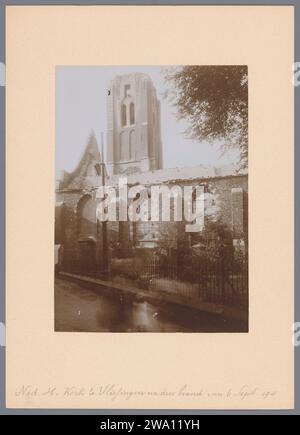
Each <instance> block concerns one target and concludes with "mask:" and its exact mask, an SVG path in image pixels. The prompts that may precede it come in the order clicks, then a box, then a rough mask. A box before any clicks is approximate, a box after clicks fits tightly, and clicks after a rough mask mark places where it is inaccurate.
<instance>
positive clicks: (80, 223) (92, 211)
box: [77, 195, 97, 237]
mask: <svg viewBox="0 0 300 435" xmlns="http://www.w3.org/2000/svg"><path fill="white" fill-rule="evenodd" d="M96 207H97V204H96V201H95V200H94V199H93V198H92V197H91V196H90V195H84V196H83V197H82V198H81V199H80V200H79V202H78V204H77V231H78V236H79V237H88V236H95V233H96Z"/></svg>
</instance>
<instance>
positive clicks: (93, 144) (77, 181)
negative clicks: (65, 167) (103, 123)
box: [60, 131, 101, 190]
mask: <svg viewBox="0 0 300 435" xmlns="http://www.w3.org/2000/svg"><path fill="white" fill-rule="evenodd" d="M99 163H101V155H100V151H99V148H98V143H97V139H96V136H95V133H94V132H93V131H92V132H91V133H90V135H89V138H88V141H87V145H86V147H85V150H84V152H83V155H82V157H81V159H80V161H79V163H78V165H77V167H76V169H75V170H74V171H73V172H71V173H70V174H68V177H67V178H66V179H65V182H64V183H63V184H62V185H61V186H60V188H61V189H70V190H89V189H91V188H93V187H96V186H98V185H99V184H100V183H99V181H100V180H99V175H98V174H97V171H96V168H95V166H96V165H97V164H99Z"/></svg>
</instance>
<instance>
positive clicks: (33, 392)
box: [15, 384, 278, 401]
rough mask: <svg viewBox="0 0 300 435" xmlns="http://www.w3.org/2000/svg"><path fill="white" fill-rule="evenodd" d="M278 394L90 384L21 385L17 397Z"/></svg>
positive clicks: (242, 397)
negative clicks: (153, 388)
mask: <svg viewBox="0 0 300 435" xmlns="http://www.w3.org/2000/svg"><path fill="white" fill-rule="evenodd" d="M277 394H278V392H277V391H274V390H266V389H261V388H258V387H251V386H249V385H243V386H242V387H241V388H239V389H237V390H235V389H233V388H228V389H226V390H220V391H217V390H215V391H210V390H207V389H204V388H203V389H199V390H194V389H193V388H191V387H190V386H188V385H187V384H186V385H182V386H180V387H179V388H178V389H176V390H168V389H167V388H164V389H162V390H161V391H159V390H157V391H156V390H153V391H151V390H149V391H144V390H140V389H134V388H133V389H131V388H125V387H123V386H121V385H116V384H105V385H95V386H89V387H83V386H65V387H64V388H58V387H55V386H49V387H47V388H44V389H43V388H39V387H36V386H33V385H22V386H21V387H20V388H19V389H18V390H16V391H15V396H16V397H20V398H27V399H33V398H37V397H58V396H59V397H64V398H66V399H68V398H76V397H78V398H84V397H92V396H94V397H103V396H104V397H106V398H109V399H111V401H116V400H117V399H120V398H121V399H125V400H127V401H130V400H131V399H132V398H133V397H139V398H146V397H160V398H176V397H180V398H188V399H214V400H215V399H222V400H231V399H236V400H240V401H247V400H249V399H253V398H260V399H263V400H268V399H271V398H274V397H275V396H276V395H277Z"/></svg>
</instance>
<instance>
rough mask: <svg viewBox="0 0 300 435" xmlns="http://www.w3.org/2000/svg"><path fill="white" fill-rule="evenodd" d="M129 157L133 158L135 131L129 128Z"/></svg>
mask: <svg viewBox="0 0 300 435" xmlns="http://www.w3.org/2000/svg"><path fill="white" fill-rule="evenodd" d="M129 159H130V160H134V159H135V132H134V130H131V132H130V135H129Z"/></svg>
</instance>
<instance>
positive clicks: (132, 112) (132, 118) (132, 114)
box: [129, 103, 135, 125]
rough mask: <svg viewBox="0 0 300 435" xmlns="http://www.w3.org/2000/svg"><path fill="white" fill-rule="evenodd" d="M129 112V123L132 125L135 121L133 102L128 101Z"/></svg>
mask: <svg viewBox="0 0 300 435" xmlns="http://www.w3.org/2000/svg"><path fill="white" fill-rule="evenodd" d="M129 113H130V125H133V124H134V123H135V113H134V104H133V103H130V106H129Z"/></svg>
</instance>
